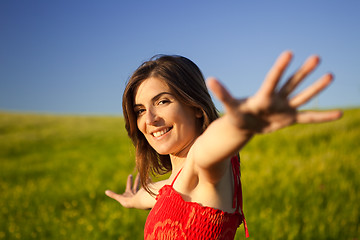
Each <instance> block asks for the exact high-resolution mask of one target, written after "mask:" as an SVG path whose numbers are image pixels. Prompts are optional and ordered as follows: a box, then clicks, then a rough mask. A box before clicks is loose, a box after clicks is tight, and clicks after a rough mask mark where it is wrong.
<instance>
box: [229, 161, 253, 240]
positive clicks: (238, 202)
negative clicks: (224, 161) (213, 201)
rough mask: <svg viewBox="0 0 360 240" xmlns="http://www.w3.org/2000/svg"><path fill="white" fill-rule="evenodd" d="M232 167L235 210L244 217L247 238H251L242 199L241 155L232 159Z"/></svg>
mask: <svg viewBox="0 0 360 240" xmlns="http://www.w3.org/2000/svg"><path fill="white" fill-rule="evenodd" d="M231 166H232V170H233V175H234V197H233V208H235V207H236V211H237V212H239V213H240V214H241V216H242V221H243V224H244V230H245V236H246V237H247V238H248V237H249V232H248V228H247V224H246V220H245V215H244V212H243V199H242V188H241V180H240V157H239V155H237V156H234V157H232V158H231Z"/></svg>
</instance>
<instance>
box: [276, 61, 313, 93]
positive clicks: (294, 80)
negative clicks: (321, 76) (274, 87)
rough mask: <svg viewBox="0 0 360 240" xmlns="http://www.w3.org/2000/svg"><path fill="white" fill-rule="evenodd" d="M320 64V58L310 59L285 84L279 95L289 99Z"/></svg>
mask: <svg viewBox="0 0 360 240" xmlns="http://www.w3.org/2000/svg"><path fill="white" fill-rule="evenodd" d="M319 62H320V58H319V57H318V56H311V57H309V58H308V59H307V60H306V61H305V63H304V64H303V65H302V66H301V68H300V69H299V70H298V71H297V72H296V73H295V74H294V75H292V76H291V77H290V78H289V80H288V81H287V82H286V83H285V84H284V86H283V87H282V88H281V89H280V91H279V94H280V95H281V96H283V97H287V96H288V95H289V94H290V93H291V92H292V91H293V90H294V89H295V88H296V86H297V85H299V83H300V82H301V81H302V80H303V79H304V78H305V77H306V76H307V75H308V74H309V73H311V72H312V71H313V70H314V69H315V68H316V66H317V65H318V64H319Z"/></svg>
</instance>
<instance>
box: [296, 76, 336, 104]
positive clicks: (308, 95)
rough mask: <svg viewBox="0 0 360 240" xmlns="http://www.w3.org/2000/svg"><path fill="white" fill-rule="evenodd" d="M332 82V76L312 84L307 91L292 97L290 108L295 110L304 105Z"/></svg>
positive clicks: (324, 77)
mask: <svg viewBox="0 0 360 240" xmlns="http://www.w3.org/2000/svg"><path fill="white" fill-rule="evenodd" d="M332 80H333V75H332V74H326V75H324V76H323V77H322V78H320V79H319V80H318V81H316V82H315V83H314V84H312V85H311V86H310V87H308V88H307V89H305V90H304V91H302V92H301V93H299V94H298V95H296V96H295V97H293V98H292V99H291V100H290V102H289V104H290V106H291V107H294V108H297V107H299V106H301V105H303V104H305V103H306V102H308V101H309V100H310V99H312V98H313V97H314V96H316V95H317V94H318V93H319V92H321V91H322V90H324V89H325V88H326V87H327V86H328V85H329V84H330V83H331V82H332Z"/></svg>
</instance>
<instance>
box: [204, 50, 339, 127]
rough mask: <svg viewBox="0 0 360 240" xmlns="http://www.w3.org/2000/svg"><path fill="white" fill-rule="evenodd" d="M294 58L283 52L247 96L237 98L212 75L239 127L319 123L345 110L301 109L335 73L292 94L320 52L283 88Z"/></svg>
mask: <svg viewBox="0 0 360 240" xmlns="http://www.w3.org/2000/svg"><path fill="white" fill-rule="evenodd" d="M291 58H292V53H291V52H289V51H286V52H284V53H282V54H281V55H280V57H279V58H278V60H277V61H276V62H275V64H274V66H273V67H272V69H271V70H270V71H269V73H268V75H267V76H266V78H265V80H264V82H263V84H262V86H261V87H260V89H259V90H258V91H257V93H256V94H255V95H254V96H252V97H249V98H246V99H235V98H234V97H233V96H232V95H231V94H230V93H229V91H228V90H226V89H225V87H224V86H223V85H222V84H220V82H219V81H217V80H216V79H215V78H209V79H208V81H207V84H208V86H209V88H210V90H212V92H213V93H214V94H215V96H216V97H217V98H218V99H219V100H220V101H221V102H222V104H223V105H224V107H225V115H227V116H228V117H229V118H230V121H231V122H232V123H233V124H234V125H235V126H236V127H238V128H239V129H241V130H245V131H247V132H249V133H267V132H272V131H276V130H278V129H280V128H283V127H286V126H289V125H291V124H294V123H319V122H326V121H332V120H336V119H338V118H340V117H341V115H342V112H341V111H323V112H318V111H298V110H297V109H298V108H299V107H300V106H301V105H303V104H305V103H306V102H308V101H309V100H310V99H312V98H313V97H314V96H316V95H317V94H318V93H319V92H321V91H323V90H324V89H325V88H326V87H327V86H328V85H329V84H330V83H331V82H332V80H333V76H332V74H325V75H324V76H322V77H321V78H320V79H319V80H317V81H316V82H315V83H314V84H312V85H311V86H310V87H308V88H307V89H305V90H304V91H302V92H300V93H299V94H298V95H296V96H294V97H292V98H289V95H290V94H291V93H292V92H293V91H294V89H295V88H296V86H297V85H298V84H299V83H300V82H301V81H303V80H304V79H305V77H306V76H307V75H308V74H309V73H311V72H312V71H313V70H314V69H315V68H316V66H317V65H318V64H319V57H318V56H311V57H309V58H308V59H307V61H305V63H304V64H303V65H302V67H301V68H300V69H299V70H298V71H296V72H295V74H294V75H292V76H291V77H290V78H289V79H288V80H287V82H286V83H285V84H284V85H283V86H282V87H281V88H279V89H278V90H277V89H276V88H277V85H278V83H279V81H280V78H281V77H282V75H283V73H284V71H285V69H286V68H287V67H288V65H289V63H290V61H291Z"/></svg>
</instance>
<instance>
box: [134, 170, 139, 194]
mask: <svg viewBox="0 0 360 240" xmlns="http://www.w3.org/2000/svg"><path fill="white" fill-rule="evenodd" d="M139 187H140V174H137V175H136V178H135V181H134V185H133V193H136V192H137V191H139Z"/></svg>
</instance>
